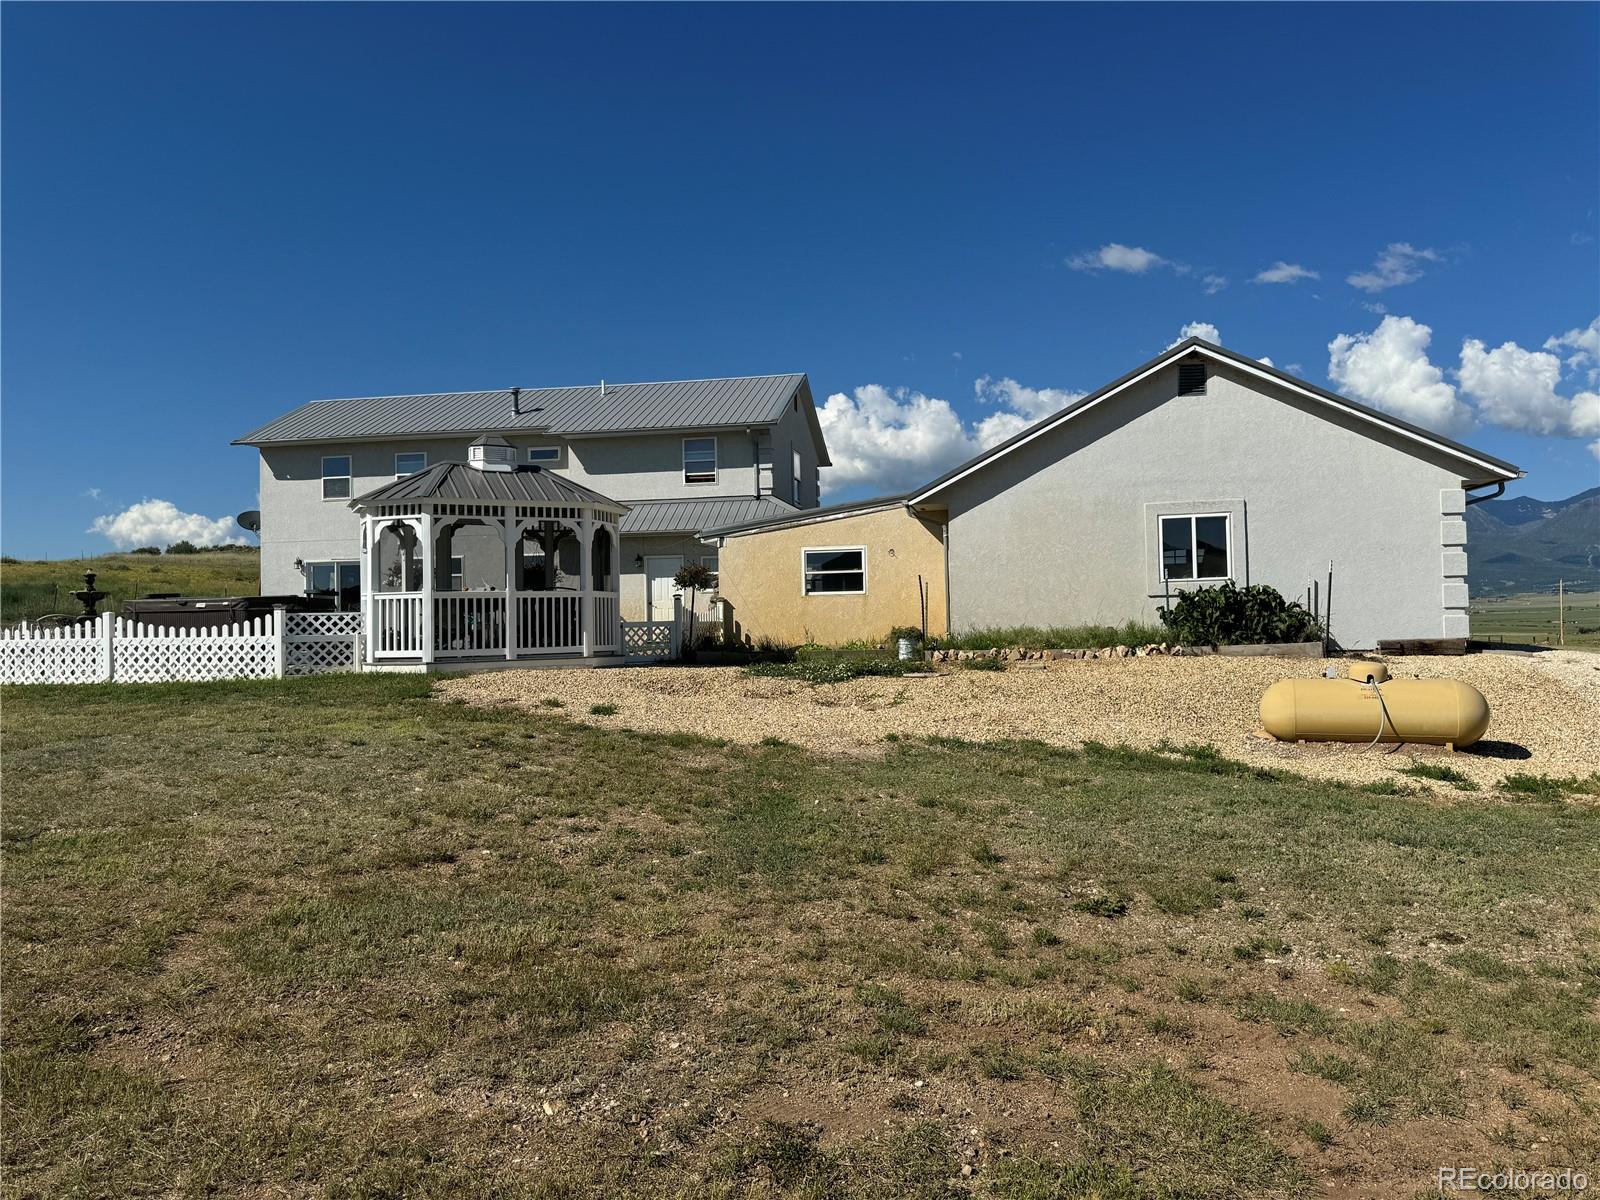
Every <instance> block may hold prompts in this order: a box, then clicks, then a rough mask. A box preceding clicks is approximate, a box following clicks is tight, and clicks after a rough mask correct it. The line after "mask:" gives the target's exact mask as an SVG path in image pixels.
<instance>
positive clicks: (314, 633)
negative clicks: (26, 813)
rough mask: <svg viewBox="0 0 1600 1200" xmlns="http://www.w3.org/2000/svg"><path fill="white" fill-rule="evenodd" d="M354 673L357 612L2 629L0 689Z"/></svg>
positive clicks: (103, 620)
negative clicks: (186, 623)
mask: <svg viewBox="0 0 1600 1200" xmlns="http://www.w3.org/2000/svg"><path fill="white" fill-rule="evenodd" d="M360 669H361V614H360V613H288V614H285V613H283V612H281V611H279V612H276V613H274V614H273V615H271V616H265V617H257V618H255V619H254V620H252V621H246V622H242V623H240V624H236V625H229V626H224V627H219V628H209V629H184V628H169V627H163V626H158V625H149V624H145V623H143V622H139V621H128V620H124V619H123V618H121V617H115V616H113V615H112V614H110V613H102V614H101V615H100V616H99V617H98V618H97V619H95V620H94V621H93V622H87V623H83V624H79V625H72V626H66V627H62V628H39V627H37V626H29V625H19V626H18V627H17V628H15V629H6V630H0V683H105V682H108V681H115V682H117V683H162V682H166V681H169V680H196V681H198V680H207V679H278V678H281V677H282V676H284V675H320V674H322V673H324V672H328V671H358V670H360Z"/></svg>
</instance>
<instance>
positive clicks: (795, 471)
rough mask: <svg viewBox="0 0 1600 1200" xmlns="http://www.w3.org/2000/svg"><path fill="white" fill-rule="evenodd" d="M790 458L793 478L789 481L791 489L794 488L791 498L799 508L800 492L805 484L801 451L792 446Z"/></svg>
mask: <svg viewBox="0 0 1600 1200" xmlns="http://www.w3.org/2000/svg"><path fill="white" fill-rule="evenodd" d="M789 460H790V471H789V473H790V476H791V479H790V481H789V482H790V484H791V490H792V495H791V499H792V500H793V501H794V506H795V507H796V508H799V507H800V493H801V489H802V488H803V486H804V479H805V475H804V468H803V467H802V466H801V463H800V451H798V450H795V449H793V448H791V449H790V451H789Z"/></svg>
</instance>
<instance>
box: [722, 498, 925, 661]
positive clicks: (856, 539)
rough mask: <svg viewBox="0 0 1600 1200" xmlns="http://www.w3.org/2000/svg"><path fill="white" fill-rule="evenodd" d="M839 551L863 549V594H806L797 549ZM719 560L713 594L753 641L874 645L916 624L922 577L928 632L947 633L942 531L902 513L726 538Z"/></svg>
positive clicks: (896, 510)
mask: <svg viewBox="0 0 1600 1200" xmlns="http://www.w3.org/2000/svg"><path fill="white" fill-rule="evenodd" d="M837 546H864V547H866V556H867V590H866V593H865V594H864V595H812V596H807V595H805V594H804V592H803V589H802V579H801V551H802V550H806V549H813V550H815V549H821V548H825V547H837ZM720 554H721V558H720V561H719V563H718V569H719V572H720V576H721V578H720V580H719V587H718V593H719V595H721V596H722V598H723V599H724V600H727V601H728V602H729V603H731V604H732V605H733V619H734V620H735V621H736V622H738V625H739V632H740V633H741V635H742V636H744V637H747V638H750V639H751V640H759V639H761V638H763V637H766V638H772V639H773V640H774V641H779V642H786V643H791V644H799V643H803V642H814V643H816V644H818V645H823V646H830V645H837V644H839V643H841V642H849V641H855V640H857V639H863V640H876V639H879V638H882V637H884V636H885V635H886V634H887V633H888V632H889V630H890V628H892V627H893V626H895V625H920V624H921V623H922V608H921V603H920V602H919V600H918V598H917V576H918V575H919V574H920V575H921V576H922V580H923V584H924V586H925V587H926V588H927V592H928V632H929V633H930V634H943V633H944V632H945V608H946V606H945V593H944V543H943V541H942V535H941V532H940V527H939V526H938V525H935V524H933V523H932V522H929V521H924V520H922V519H921V518H919V517H914V516H912V515H911V514H910V513H909V512H907V511H906V510H905V509H904V508H899V507H897V508H892V509H885V510H882V511H879V512H869V513H864V514H862V515H860V516H850V517H838V518H836V519H833V520H829V521H821V522H817V523H815V524H810V525H799V526H795V527H793V528H789V529H774V530H768V531H766V532H759V533H746V534H741V535H739V536H737V537H729V538H725V539H724V540H723V544H722V548H721V551H720Z"/></svg>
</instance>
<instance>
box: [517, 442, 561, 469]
mask: <svg viewBox="0 0 1600 1200" xmlns="http://www.w3.org/2000/svg"><path fill="white" fill-rule="evenodd" d="M535 451H540V452H547V453H548V454H549V457H548V458H535V457H534V453H535ZM565 454H566V451H565V449H564V447H561V446H549V445H541V446H527V447H524V449H523V455H522V459H523V461H524V462H527V463H531V464H532V465H533V466H536V467H558V466H560V465H561V460H562V459H563V458H564V457H565Z"/></svg>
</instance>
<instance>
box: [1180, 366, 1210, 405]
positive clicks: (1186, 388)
mask: <svg viewBox="0 0 1600 1200" xmlns="http://www.w3.org/2000/svg"><path fill="white" fill-rule="evenodd" d="M1205 394H1206V364H1205V363H1203V362H1201V361H1200V360H1199V359H1190V360H1189V361H1187V362H1181V363H1179V364H1178V395H1180V396H1204V395H1205Z"/></svg>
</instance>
